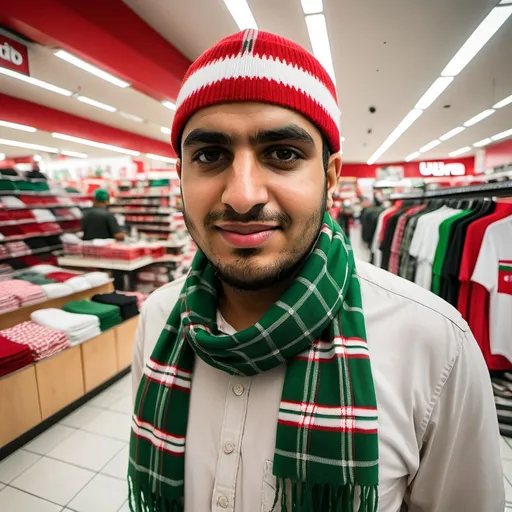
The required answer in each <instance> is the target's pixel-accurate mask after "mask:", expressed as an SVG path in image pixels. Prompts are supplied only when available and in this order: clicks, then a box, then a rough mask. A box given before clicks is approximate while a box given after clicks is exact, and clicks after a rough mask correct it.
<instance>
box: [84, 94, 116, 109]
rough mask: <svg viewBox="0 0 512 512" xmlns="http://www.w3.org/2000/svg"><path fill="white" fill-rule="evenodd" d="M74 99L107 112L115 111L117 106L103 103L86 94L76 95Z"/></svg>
mask: <svg viewBox="0 0 512 512" xmlns="http://www.w3.org/2000/svg"><path fill="white" fill-rule="evenodd" d="M76 99H77V100H78V101H81V102H82V103H87V105H91V107H96V108H101V110H106V111H107V112H115V111H116V110H117V108H115V107H111V106H110V105H105V103H101V102H100V101H96V100H93V99H91V98H88V97H87V96H77V97H76Z"/></svg>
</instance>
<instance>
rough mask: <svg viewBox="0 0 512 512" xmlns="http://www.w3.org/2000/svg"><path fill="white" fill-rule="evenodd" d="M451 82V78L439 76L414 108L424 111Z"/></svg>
mask: <svg viewBox="0 0 512 512" xmlns="http://www.w3.org/2000/svg"><path fill="white" fill-rule="evenodd" d="M452 82H453V77H450V76H440V77H439V78H438V79H437V80H436V81H435V82H434V83H433V84H432V85H431V86H430V87H429V89H428V91H427V92H426V93H425V94H424V95H423V96H422V97H421V99H420V101H418V103H416V106H415V107H414V108H419V109H421V110H426V109H427V108H428V107H430V105H432V103H434V101H435V100H436V99H437V98H438V97H439V96H440V95H441V94H442V93H443V91H444V90H445V89H446V88H447V87H448V86H449V85H450V84H451V83H452Z"/></svg>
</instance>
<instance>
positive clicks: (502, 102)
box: [492, 0, 512, 109]
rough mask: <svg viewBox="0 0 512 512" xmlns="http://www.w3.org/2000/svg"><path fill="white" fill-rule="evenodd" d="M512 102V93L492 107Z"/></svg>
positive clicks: (503, 105) (500, 106)
mask: <svg viewBox="0 0 512 512" xmlns="http://www.w3.org/2000/svg"><path fill="white" fill-rule="evenodd" d="M511 1H512V0H511ZM511 103H512V94H511V95H510V96H507V97H506V98H504V99H502V100H501V101H498V103H496V105H493V106H492V108H496V109H498V108H503V107H505V106H506V105H510V104H511Z"/></svg>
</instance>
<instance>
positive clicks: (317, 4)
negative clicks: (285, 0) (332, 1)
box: [301, 0, 324, 14]
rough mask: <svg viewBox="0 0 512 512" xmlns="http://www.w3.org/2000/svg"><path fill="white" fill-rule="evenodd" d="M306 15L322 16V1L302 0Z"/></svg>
mask: <svg viewBox="0 0 512 512" xmlns="http://www.w3.org/2000/svg"><path fill="white" fill-rule="evenodd" d="M301 4H302V10H303V11H304V14H320V13H321V12H323V10H324V5H323V2H322V0H301Z"/></svg>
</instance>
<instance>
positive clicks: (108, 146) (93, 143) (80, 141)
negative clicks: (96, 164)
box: [52, 133, 140, 156]
mask: <svg viewBox="0 0 512 512" xmlns="http://www.w3.org/2000/svg"><path fill="white" fill-rule="evenodd" d="M52 137H55V138H56V139H61V140H67V141H69V142H76V143H77V144H83V145H84V146H92V147H93V148H101V149H107V150H109V151H114V152H116V153H124V154H126V155H132V156H138V155H140V152H139V151H133V150H132V149H125V148H120V147H119V146H112V145H111V144H103V142H96V141H94V140H88V139H81V138H79V137H73V136H71V135H66V134H64V133H52Z"/></svg>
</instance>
